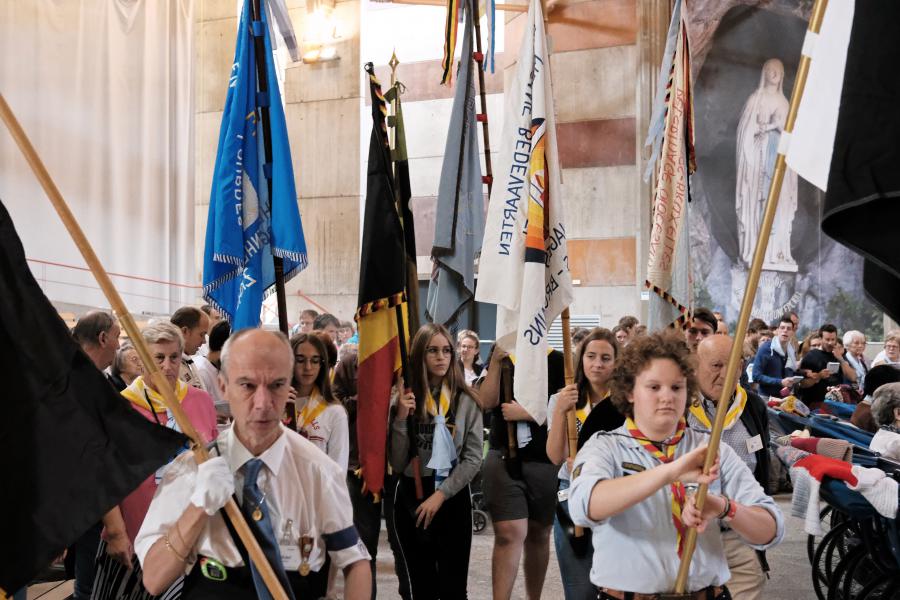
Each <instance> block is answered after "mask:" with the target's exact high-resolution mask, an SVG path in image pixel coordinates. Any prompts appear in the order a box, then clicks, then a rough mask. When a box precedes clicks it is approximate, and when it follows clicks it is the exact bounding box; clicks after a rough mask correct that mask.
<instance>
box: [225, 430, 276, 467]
mask: <svg viewBox="0 0 900 600" xmlns="http://www.w3.org/2000/svg"><path fill="white" fill-rule="evenodd" d="M280 427H281V429H282V431H281V433H280V434H279V436H278V438H277V439H276V440H275V441H274V442H273V443H272V445H271V446H269V447H268V448H266V450H265V451H264V452H263V453H262V454H260V455H259V456H253V453H252V452H250V451H249V450H248V449H247V447H246V446H244V444H242V443H241V440H239V439H238V436H237V433H236V432H235V431H234V425H233V424H232V426H231V427H229V428H228V429H226V430H225V431H224V432H223V433H222V435H221V436H220V437H219V440H220V442H219V443H220V444H222V442H224V444H222V445H224V447H225V448H224V452H223V453H222V456H224V457H225V460H227V461H228V467H229V468H230V469H231V472H232V473H236V472H237V471H238V469H240V468H241V467H243V466H244V465H245V464H246V463H247V461H248V460H251V459H253V458H259V459H260V460H261V461H263V464H265V465H266V468H267V469H268V470H269V472H270V473H272V475H275V476H277V475H278V470H279V469H280V468H281V461H282V459H283V458H284V452H285V449H286V448H287V437H286V436H285V434H284V433H285V431H284V425H281V426H280ZM223 438H224V439H223Z"/></svg>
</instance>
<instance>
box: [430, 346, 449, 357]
mask: <svg viewBox="0 0 900 600" xmlns="http://www.w3.org/2000/svg"><path fill="white" fill-rule="evenodd" d="M425 352H427V353H428V354H431V355H432V356H434V355H436V354H443V355H444V356H451V355H452V354H453V348H451V347H450V346H444V347H443V348H438V347H437V346H428V348H426V349H425Z"/></svg>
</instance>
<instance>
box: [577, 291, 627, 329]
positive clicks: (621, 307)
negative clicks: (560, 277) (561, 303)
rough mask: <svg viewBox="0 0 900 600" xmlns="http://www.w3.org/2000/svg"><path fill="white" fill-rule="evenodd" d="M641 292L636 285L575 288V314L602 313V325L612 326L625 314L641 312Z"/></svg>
mask: <svg viewBox="0 0 900 600" xmlns="http://www.w3.org/2000/svg"><path fill="white" fill-rule="evenodd" d="M640 305H641V298H640V292H639V291H638V290H636V289H635V287H634V286H630V285H629V286H601V287H593V286H585V287H576V288H575V300H574V302H573V303H572V308H571V312H572V314H573V315H600V326H601V327H607V328H612V327H613V326H615V325H616V324H618V322H619V319H620V318H621V317H623V316H625V315H639V314H640Z"/></svg>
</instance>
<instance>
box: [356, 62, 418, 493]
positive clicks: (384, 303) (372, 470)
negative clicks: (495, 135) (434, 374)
mask: <svg viewBox="0 0 900 600" xmlns="http://www.w3.org/2000/svg"><path fill="white" fill-rule="evenodd" d="M366 71H367V72H368V74H369V89H370V92H371V95H372V136H371V138H370V140H369V165H368V175H367V180H366V210H365V217H364V222H363V236H362V249H361V256H360V264H359V302H358V309H357V311H356V321H357V327H358V330H359V370H358V372H357V377H358V381H359V384H358V386H359V388H358V392H359V394H358V404H357V407H358V408H357V410H358V413H357V415H358V416H357V426H356V432H357V439H358V442H359V462H360V465H361V467H362V471H363V478H364V480H365V485H366V489H367V490H369V491H370V492H373V493H376V494H377V493H379V492H380V491H381V490H382V488H383V487H384V470H385V447H386V443H387V421H388V410H389V408H390V396H391V385H392V384H393V381H394V377H395V374H396V373H397V372H399V370H400V346H399V335H398V328H397V311H396V307H397V306H398V305H399V306H400V307H401V313H402V314H403V315H404V318H405V315H406V298H405V294H404V289H405V286H406V253H405V250H404V239H403V227H402V226H401V224H400V216H399V214H398V213H397V206H396V204H395V195H394V181H393V177H392V174H391V160H390V148H389V146H388V138H387V128H386V117H387V104H386V101H385V99H384V95H383V94H382V91H381V84H380V83H379V82H378V79H377V78H376V77H375V72H374V68H373V67H372V64H371V63H369V64H367V65H366ZM404 331H408V328H407V327H406V324H405V323H404Z"/></svg>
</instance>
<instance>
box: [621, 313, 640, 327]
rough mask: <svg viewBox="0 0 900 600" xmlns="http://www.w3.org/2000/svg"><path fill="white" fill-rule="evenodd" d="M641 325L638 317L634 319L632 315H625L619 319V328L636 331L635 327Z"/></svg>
mask: <svg viewBox="0 0 900 600" xmlns="http://www.w3.org/2000/svg"><path fill="white" fill-rule="evenodd" d="M638 323H640V321H639V320H638V318H637V317H633V316H631V315H625V316H624V317H622V318H621V319H619V327H621V328H622V329H626V330H628V329H634V327H635V325H637V324H638Z"/></svg>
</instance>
